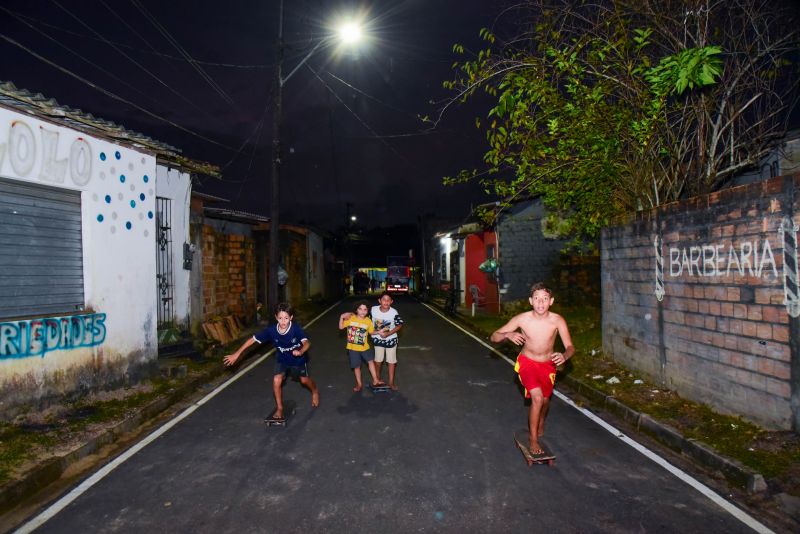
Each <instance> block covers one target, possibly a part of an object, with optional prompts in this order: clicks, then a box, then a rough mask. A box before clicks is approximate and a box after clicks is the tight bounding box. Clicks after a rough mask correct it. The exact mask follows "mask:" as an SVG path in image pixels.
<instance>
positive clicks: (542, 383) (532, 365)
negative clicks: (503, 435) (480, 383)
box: [491, 282, 575, 456]
mask: <svg viewBox="0 0 800 534" xmlns="http://www.w3.org/2000/svg"><path fill="white" fill-rule="evenodd" d="M528 301H529V302H530V303H531V307H532V308H533V309H532V310H531V311H529V312H524V313H520V314H519V315H516V316H515V317H513V318H512V319H511V320H510V321H509V322H508V323H506V324H505V325H504V326H501V327H500V328H499V329H497V330H496V331H495V332H494V333H493V334H492V336H491V340H492V342H494V343H500V342H501V341H503V340H506V339H507V340H509V341H511V342H512V343H514V344H515V345H520V346H521V347H522V351H521V352H520V354H519V356H517V363H516V365H515V366H514V370H515V371H516V372H517V374H518V375H519V380H520V382H522V385H523V387H524V388H525V396H526V397H530V398H531V406H530V408H529V412H528V430H529V432H530V448H531V454H533V455H534V456H539V455H542V454H544V453H545V451H544V449H543V448H542V447H541V444H540V443H539V439H540V438H541V437H542V436H543V435H544V420H545V418H546V417H547V412H548V410H549V408H550V396H551V395H552V394H553V385H554V384H555V381H556V367H557V366H559V365H562V364H563V363H564V362H566V361H567V360H568V359H569V358H570V357H571V356H572V355H573V354H575V347H573V346H572V339H571V338H570V335H569V329H568V328H567V322H566V321H565V320H564V318H563V317H561V316H560V315H558V314H557V313H554V312H551V311H550V306H552V305H553V301H554V298H553V292H552V291H551V290H550V289H549V288H548V287H547V286H545V285H544V284H543V283H541V282H540V283H538V284H535V285H534V286H533V287H532V288H531V296H530V298H529V299H528ZM556 334H558V335H559V336H560V337H561V343H563V345H564V352H563V353H561V352H554V351H553V346H554V344H555V340H556Z"/></svg>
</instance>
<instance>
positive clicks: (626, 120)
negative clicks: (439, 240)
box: [440, 0, 798, 239]
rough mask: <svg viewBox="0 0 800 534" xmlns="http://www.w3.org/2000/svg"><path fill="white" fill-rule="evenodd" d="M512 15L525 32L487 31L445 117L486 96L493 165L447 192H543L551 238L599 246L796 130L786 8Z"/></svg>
mask: <svg viewBox="0 0 800 534" xmlns="http://www.w3.org/2000/svg"><path fill="white" fill-rule="evenodd" d="M510 13H513V14H514V17H515V19H516V20H519V21H522V22H521V23H520V24H519V25H517V26H515V28H516V29H515V32H516V34H515V35H514V36H513V37H512V38H510V39H506V40H505V41H503V42H500V40H499V39H498V38H497V37H496V35H495V33H494V32H493V31H490V30H488V29H483V30H481V36H482V38H483V39H484V41H485V43H486V44H487V48H486V49H485V50H481V51H480V52H478V54H477V56H475V57H473V58H471V59H467V60H464V61H459V62H456V63H454V65H453V67H454V69H455V71H456V76H455V78H454V79H452V80H449V81H446V82H445V84H444V85H445V87H446V88H449V89H452V90H454V91H456V93H457V94H456V96H455V97H453V99H452V100H451V101H450V102H449V103H448V104H447V105H446V106H445V108H444V109H446V108H447V107H449V105H451V104H452V103H454V102H457V101H462V102H463V101H466V100H467V99H470V98H473V97H474V95H475V93H476V91H478V90H484V91H486V92H487V93H488V94H489V95H490V96H491V97H492V99H493V101H494V103H493V107H492V108H491V109H490V110H489V112H488V116H487V118H486V119H485V120H481V119H476V125H477V126H478V127H479V128H482V129H485V131H486V138H487V142H488V144H489V150H488V151H487V152H486V154H485V156H484V161H485V163H486V164H487V168H486V169H484V170H482V171H479V170H477V169H473V170H464V171H461V172H460V173H459V174H458V175H456V176H454V177H448V178H445V183H449V184H453V183H458V182H462V181H467V180H473V179H478V180H481V183H482V184H483V185H484V187H485V189H486V191H487V192H488V193H491V194H496V195H497V196H499V197H500V198H501V199H503V200H504V202H506V203H508V202H510V201H513V200H514V199H515V198H518V197H520V196H530V195H536V196H541V198H542V199H543V201H544V202H545V204H546V205H547V206H548V207H549V208H550V211H551V213H552V214H553V222H554V223H557V224H554V225H553V227H554V228H556V229H558V230H559V231H561V232H562V233H564V234H570V235H572V236H575V237H576V238H577V239H585V238H589V239H592V238H595V237H596V236H597V235H598V233H599V230H600V228H602V227H603V226H604V225H605V224H607V223H608V221H609V220H610V219H611V218H613V217H615V216H617V215H619V214H620V213H623V212H627V211H632V210H639V209H643V208H647V207H653V206H657V205H660V204H663V203H666V202H671V201H674V200H677V199H680V198H683V197H686V196H689V195H696V194H703V193H706V192H710V191H714V190H717V189H719V188H722V187H724V186H725V185H726V184H727V183H729V181H730V180H731V178H732V177H733V176H734V175H735V174H736V173H737V172H740V171H741V170H743V169H745V168H746V167H749V166H752V165H754V164H756V163H757V162H758V161H759V160H760V159H761V158H762V157H763V156H764V155H766V154H767V152H768V151H769V150H770V149H771V148H773V147H774V146H775V145H776V143H778V142H779V141H780V139H781V137H783V135H784V134H785V131H786V128H787V119H788V117H789V115H790V112H791V110H792V109H793V108H794V105H795V103H796V99H797V88H798V71H797V67H796V64H793V63H791V62H790V61H789V60H790V59H794V60H797V57H796V55H797V44H798V30H797V29H796V26H795V25H794V24H793V18H794V14H793V12H792V11H791V10H790V9H789V6H788V5H780V4H779V3H775V2H768V1H765V0H764V1H758V0H732V1H724V2H723V1H720V0H696V1H691V0H660V1H654V0H644V1H638V0H617V1H612V0H598V1H596V2H577V1H570V0H524V1H523V2H522V3H520V4H518V5H515V6H514V7H513V8H510V9H509V10H508V11H507V13H506V14H507V15H508V14H510ZM454 51H455V52H456V53H458V54H461V55H464V54H465V50H464V48H463V47H462V46H460V45H455V46H454ZM792 54H794V56H792ZM444 109H443V110H442V112H444ZM440 117H441V115H440Z"/></svg>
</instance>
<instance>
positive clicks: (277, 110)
mask: <svg viewBox="0 0 800 534" xmlns="http://www.w3.org/2000/svg"><path fill="white" fill-rule="evenodd" d="M275 59H276V61H275V89H274V91H273V99H274V100H273V103H272V105H273V108H272V176H271V180H270V203H269V206H270V208H269V210H270V211H269V274H268V291H267V303H268V307H269V308H268V310H269V311H268V317H269V316H271V315H272V314H273V313H274V311H275V306H277V305H278V262H279V256H280V254H279V250H280V209H281V200H280V180H281V163H282V162H281V111H282V109H281V107H282V105H283V79H282V76H283V72H282V67H283V0H281V3H280V12H279V14H278V46H277V51H276V58H275Z"/></svg>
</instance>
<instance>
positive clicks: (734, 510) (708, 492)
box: [422, 302, 774, 534]
mask: <svg viewBox="0 0 800 534" xmlns="http://www.w3.org/2000/svg"><path fill="white" fill-rule="evenodd" d="M422 305H423V306H425V307H426V308H428V309H429V310H431V311H432V312H433V313H435V314H436V315H438V316H439V317H441V318H442V319H444V320H445V321H447V322H448V323H450V324H452V325H453V326H455V327H456V328H458V329H459V330H461V331H462V332H464V333H465V334H467V335H468V336H469V337H471V338H473V339H474V340H475V341H477V342H478V343H480V344H481V345H483V346H484V347H486V348H487V349H489V350H491V351H492V352H493V353H494V354H496V355H497V356H500V357H501V358H503V359H504V360H505V361H507V362H508V363H509V364H510V365H512V366H513V365H514V363H515V362H514V361H513V360H512V359H511V358H509V357H507V356H506V355H505V354H503V353H502V352H500V351H499V350H497V349H496V348H494V347H492V346H491V345H489V344H488V343H486V342H485V341H484V340H482V339H481V338H479V337H478V336H476V335H475V334H473V333H472V332H470V331H468V330H466V329H465V328H463V327H461V326H460V325H459V324H457V323H455V322H453V321H452V320H451V319H450V318H449V317H446V316H445V315H443V314H442V313H440V312H439V311H438V310H436V309H434V308H433V307H431V306H429V305H428V304H425V303H424V302H423V303H422ZM553 393H555V395H556V396H557V397H558V398H559V399H561V400H562V401H564V402H566V403H567V404H568V405H570V406H572V407H573V408H575V409H576V410H578V411H579V412H581V413H582V414H583V415H585V416H586V417H588V418H589V419H590V420H592V421H594V422H595V423H597V424H598V425H600V426H601V427H603V428H604V429H606V430H607V431H608V432H609V433H610V434H611V435H613V436H614V437H617V438H619V440H620V441H622V442H623V443H625V444H627V445H629V446H631V447H632V448H633V449H635V450H636V451H638V452H640V453H641V454H643V455H644V456H646V457H647V458H649V459H650V460H652V461H653V462H655V463H657V464H658V465H660V466H661V467H663V468H664V469H666V470H667V471H669V472H670V473H672V474H673V475H675V476H676V477H677V478H679V479H680V480H682V481H684V482H686V483H687V484H689V485H690V486H691V487H693V488H694V489H696V490H697V491H699V492H700V493H701V494H703V495H705V496H706V497H708V498H709V499H711V500H712V501H713V502H714V503H715V504H717V506H719V507H720V508H722V509H723V510H725V511H726V512H728V513H729V514H731V515H732V516H734V517H735V518H736V519H738V520H739V521H741V522H742V523H744V524H745V525H747V526H748V527H750V528H752V529H753V530H755V531H756V532H759V533H762V534H774V532H773V531H772V530H770V529H769V528H767V527H766V526H765V525H764V524H762V523H760V522H759V521H758V520H756V519H755V518H754V517H752V516H751V515H749V514H748V513H746V512H745V511H744V510H742V509H741V508H738V507H737V506H735V505H734V504H733V503H731V502H730V501H728V500H727V499H725V498H723V497H722V496H720V495H719V494H718V493H717V492H715V491H714V490H712V489H711V488H709V487H708V486H706V485H705V484H703V483H702V482H700V481H699V480H697V479H696V478H694V477H692V476H691V475H690V474H688V473H686V472H685V471H682V470H681V469H679V468H678V467H675V466H674V465H672V464H671V463H669V462H668V461H667V460H665V459H664V458H662V457H661V456H659V455H658V454H656V453H655V452H653V451H651V450H650V449H648V448H647V447H645V446H644V445H642V444H641V443H639V442H637V441H635V440H633V439H631V438H629V437H628V436H626V435H625V434H624V433H622V432H621V431H620V430H619V429H617V428H615V427H614V426H612V425H610V424H608V423H607V422H605V421H603V420H602V419H601V418H600V417H598V416H597V415H595V414H593V413H592V412H590V411H589V410H587V409H585V408H581V407H579V406H578V405H577V404H575V402H574V401H573V400H572V399H570V398H569V397H567V396H566V395H564V394H563V393H561V392H559V391H553Z"/></svg>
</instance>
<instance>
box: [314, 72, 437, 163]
mask: <svg viewBox="0 0 800 534" xmlns="http://www.w3.org/2000/svg"><path fill="white" fill-rule="evenodd" d="M306 67H308V70H310V71H311V72H313V73H314V76H316V77H317V79H318V80H319V81H320V82H322V85H324V86H325V88H326V89H327V90H328V91H330V93H331V94H332V95H333V96H334V98H336V100H338V101H339V103H340V104H342V105H343V106H344V108H345V109H346V110H347V111H349V112H350V114H351V115H352V116H353V117H355V118H356V120H358V122H360V123H361V125H362V126H364V128H366V129H367V130H368V131H369V133H371V134H372V137H373V138H374V139H377V140H379V141H380V142H381V143H383V145H384V146H386V148H388V149H389V150H391V151H392V152H394V153H395V155H396V156H397V157H398V158H400V159H401V160H403V161H404V162H405V163H406V164H407V165H408V166H409V167H411V168H412V169H414V170H415V171H417V172H419V173H422V172H423V171H422V170H421V169H419V168H417V166H416V165H414V164H413V163H412V162H411V161H409V160H408V158H406V157H405V156H403V155H402V154H400V152H398V151H397V149H396V148H394V147H393V146H392V145H390V144H389V143H387V142H386V140H385V139H384V138H383V137H381V136H380V135H379V134H378V133H377V132H376V131H375V130H373V129H372V127H371V126H370V125H369V124H367V123H366V121H364V119H362V118H361V117H359V116H358V114H357V113H356V112H355V111H353V110H352V109H350V107H349V106H348V105H347V104H346V103H345V102H344V100H342V99H341V98H340V97H339V95H337V94H336V91H334V90H333V89H332V88H331V87H330V86H329V85H328V84H327V83H325V80H323V79H322V77H320V75H319V74H317V71H315V70H314V69H313V68H312V67H311V65H309V64H308V63H306Z"/></svg>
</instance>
